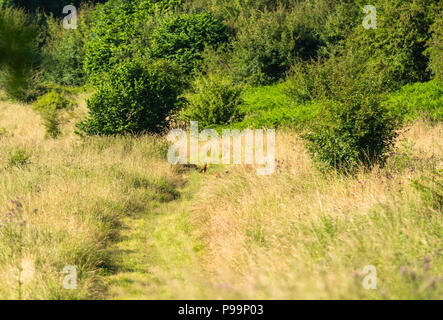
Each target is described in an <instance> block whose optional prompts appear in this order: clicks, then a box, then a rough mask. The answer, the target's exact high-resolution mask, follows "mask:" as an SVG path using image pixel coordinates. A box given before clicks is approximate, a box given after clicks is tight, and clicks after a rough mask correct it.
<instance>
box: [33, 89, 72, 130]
mask: <svg viewBox="0 0 443 320" xmlns="http://www.w3.org/2000/svg"><path fill="white" fill-rule="evenodd" d="M72 106H73V103H72V102H70V101H69V100H68V99H66V98H65V97H64V96H63V95H61V94H59V93H57V92H55V91H54V90H53V91H50V92H49V93H47V94H45V95H43V96H41V97H39V98H38V99H37V101H36V102H35V103H34V109H35V110H36V111H37V112H39V113H40V115H41V117H42V119H43V125H44V126H45V128H46V135H47V136H48V137H51V138H56V137H57V136H58V135H59V134H60V133H61V132H60V129H59V125H60V119H59V112H60V111H61V110H63V109H67V108H70V107H72Z"/></svg>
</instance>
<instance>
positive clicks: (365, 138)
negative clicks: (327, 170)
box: [304, 87, 400, 172]
mask: <svg viewBox="0 0 443 320" xmlns="http://www.w3.org/2000/svg"><path fill="white" fill-rule="evenodd" d="M380 100H381V98H380V96H379V95H378V94H377V93H374V92H371V89H370V88H364V87H363V88H352V89H351V90H346V91H345V93H343V98H342V99H340V100H324V101H322V102H321V103H320V106H321V107H322V108H321V110H320V114H319V117H318V118H317V121H316V122H315V123H313V124H312V126H311V127H310V129H309V131H308V132H307V133H306V134H305V135H304V137H305V138H306V139H307V149H308V151H309V152H310V153H311V155H312V156H313V157H314V158H315V159H316V160H319V161H320V163H322V164H324V165H326V167H333V168H336V169H340V170H342V171H346V172H350V171H352V170H354V169H356V168H357V167H358V166H359V165H360V164H363V165H365V166H368V167H370V166H372V165H373V164H375V163H378V164H383V163H384V161H385V159H386V155H387V153H388V152H389V151H390V150H391V149H392V148H393V145H394V140H395V138H396V136H397V133H396V130H397V129H398V128H399V124H400V121H399V119H398V117H396V115H395V114H393V113H390V112H388V110H386V109H385V108H384V107H383V106H382V104H381V101H380Z"/></svg>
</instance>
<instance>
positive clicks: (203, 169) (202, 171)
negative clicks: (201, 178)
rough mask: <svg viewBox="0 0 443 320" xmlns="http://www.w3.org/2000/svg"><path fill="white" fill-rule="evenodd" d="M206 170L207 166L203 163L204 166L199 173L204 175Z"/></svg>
mask: <svg viewBox="0 0 443 320" xmlns="http://www.w3.org/2000/svg"><path fill="white" fill-rule="evenodd" d="M207 169H208V164H207V163H205V164H204V165H203V167H202V168H201V170H200V173H206V170H207Z"/></svg>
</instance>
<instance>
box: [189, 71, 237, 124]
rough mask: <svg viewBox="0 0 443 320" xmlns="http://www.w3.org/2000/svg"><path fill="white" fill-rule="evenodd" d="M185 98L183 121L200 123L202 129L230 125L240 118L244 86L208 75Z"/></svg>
mask: <svg viewBox="0 0 443 320" xmlns="http://www.w3.org/2000/svg"><path fill="white" fill-rule="evenodd" d="M185 98H186V100H187V104H186V107H185V108H184V109H183V110H181V112H180V118H181V119H182V120H185V121H198V122H199V126H200V127H202V128H204V127H210V126H214V125H223V124H228V123H231V122H232V121H234V120H236V119H238V118H239V116H240V110H239V106H240V104H241V103H242V86H240V85H236V84H234V83H233V82H232V80H230V79H229V78H226V77H223V76H220V75H213V74H208V75H206V76H204V77H200V78H197V79H196V80H195V81H194V83H193V85H192V91H191V92H189V93H187V94H186V95H185Z"/></svg>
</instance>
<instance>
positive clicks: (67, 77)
mask: <svg viewBox="0 0 443 320" xmlns="http://www.w3.org/2000/svg"><path fill="white" fill-rule="evenodd" d="M90 12H91V8H89V7H81V8H80V9H79V10H78V18H77V28H76V29H69V30H65V29H64V28H62V21H61V20H60V19H55V18H52V17H47V19H46V25H47V33H48V35H47V38H46V43H45V46H44V48H43V53H44V56H45V60H44V68H45V73H44V79H45V80H48V81H50V82H52V83H58V84H61V85H70V86H72V85H75V86H79V85H83V84H85V82H86V74H85V71H84V68H83V61H84V60H85V48H84V46H85V42H86V40H87V39H88V35H89V28H90V24H91V21H90Z"/></svg>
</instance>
